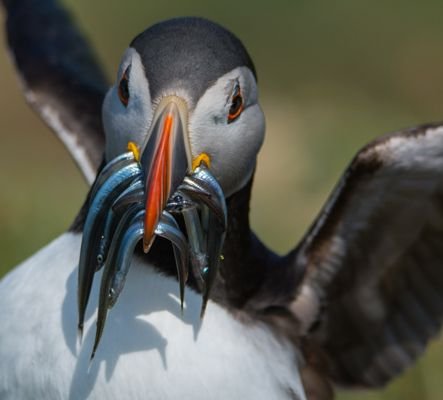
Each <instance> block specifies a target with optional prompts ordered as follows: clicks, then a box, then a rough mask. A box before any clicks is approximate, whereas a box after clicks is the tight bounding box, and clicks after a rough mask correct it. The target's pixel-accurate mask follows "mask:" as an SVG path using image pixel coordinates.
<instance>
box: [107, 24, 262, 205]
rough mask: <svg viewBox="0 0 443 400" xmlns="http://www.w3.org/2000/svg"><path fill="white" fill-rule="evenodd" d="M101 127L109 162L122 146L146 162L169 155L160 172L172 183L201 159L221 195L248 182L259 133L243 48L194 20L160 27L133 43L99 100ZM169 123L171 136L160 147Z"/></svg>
mask: <svg viewBox="0 0 443 400" xmlns="http://www.w3.org/2000/svg"><path fill="white" fill-rule="evenodd" d="M103 123H104V128H105V133H106V160H107V161H110V160H112V159H113V158H115V157H116V156H117V155H119V154H121V153H123V152H125V151H126V148H127V144H128V142H134V143H136V144H137V145H138V146H139V147H140V150H141V151H142V153H143V154H144V157H145V158H148V157H153V155H158V158H157V159H162V157H160V154H159V151H163V150H166V149H167V150H168V151H170V152H171V158H168V160H167V162H166V161H165V162H166V164H164V165H163V166H162V168H163V167H164V168H166V169H167V170H168V172H169V173H170V175H171V176H172V181H174V179H173V178H174V177H175V176H184V174H186V173H187V172H190V171H192V170H193V169H195V166H196V165H197V163H198V161H199V160H201V159H202V157H203V159H205V160H207V162H208V166H209V169H210V171H211V173H212V174H213V175H214V177H215V178H216V179H217V181H218V182H219V183H220V185H221V187H222V189H223V192H224V194H225V196H230V195H232V194H233V193H235V192H237V191H238V190H239V189H240V188H242V187H243V186H244V185H245V184H246V182H247V181H248V180H249V179H250V178H251V175H252V173H253V171H254V167H255V162H256V155H257V152H258V151H259V149H260V146H261V144H262V142H263V137H264V131H265V120H264V115H263V112H262V110H261V107H260V105H259V103H258V91H257V80H256V73H255V69H254V66H253V63H252V61H251V58H250V57H249V55H248V53H247V51H246V49H245V48H244V46H243V44H242V43H241V42H240V40H239V39H237V38H236V37H235V36H234V35H233V34H232V33H231V32H229V31H227V30H226V29H225V28H223V27H221V26H220V25H217V24H215V23H213V22H210V21H207V20H205V19H200V18H177V19H172V20H168V21H165V22H161V23H159V24H156V25H154V26H152V27H150V28H148V29H147V30H145V31H144V32H142V33H141V34H139V35H138V36H137V37H136V38H135V39H134V40H133V41H132V43H131V44H130V47H129V48H128V49H127V50H126V51H125V53H124V55H123V57H122V61H121V63H120V67H119V71H118V74H117V79H116V81H115V83H114V86H112V87H111V89H110V90H109V92H108V94H107V96H106V98H105V101H104V104H103ZM168 124H171V125H172V126H171V132H173V134H171V135H170V136H169V139H168V140H169V142H168V143H167V144H165V146H164V147H163V148H162V149H160V147H159V145H160V143H164V142H163V141H162V139H163V138H164V137H165V136H164V135H167V134H168V129H167V128H168V126H169V125H168ZM164 140H166V139H164ZM154 157H155V156H154ZM182 160H183V161H186V162H183V163H181V164H180V165H177V162H181V161H182ZM148 164H149V163H148V162H146V167H147V168H155V167H156V166H155V165H152V164H149V165H148ZM146 172H147V175H149V171H146ZM178 181H180V178H178Z"/></svg>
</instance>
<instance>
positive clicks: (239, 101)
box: [229, 95, 243, 115]
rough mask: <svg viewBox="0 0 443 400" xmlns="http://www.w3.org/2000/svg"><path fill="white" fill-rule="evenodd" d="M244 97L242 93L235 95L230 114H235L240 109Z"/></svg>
mask: <svg viewBox="0 0 443 400" xmlns="http://www.w3.org/2000/svg"><path fill="white" fill-rule="evenodd" d="M242 102H243V101H242V98H241V96H240V95H237V96H235V97H234V98H233V99H232V104H231V108H230V109H229V114H231V115H234V114H236V113H237V111H238V110H239V108H240V107H241V105H242Z"/></svg>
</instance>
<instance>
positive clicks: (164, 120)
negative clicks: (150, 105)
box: [141, 96, 192, 253]
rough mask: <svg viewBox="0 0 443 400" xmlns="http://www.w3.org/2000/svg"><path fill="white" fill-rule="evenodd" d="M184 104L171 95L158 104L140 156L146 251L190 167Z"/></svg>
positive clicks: (144, 246) (144, 245) (144, 247)
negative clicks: (143, 173) (143, 187)
mask: <svg viewBox="0 0 443 400" xmlns="http://www.w3.org/2000/svg"><path fill="white" fill-rule="evenodd" d="M185 127H186V106H185V105H184V103H183V101H182V100H181V99H178V98H176V97H174V96H171V97H168V98H165V99H164V100H163V101H162V102H161V103H160V104H159V106H158V108H157V112H156V114H155V116H154V120H153V123H152V129H151V132H150V134H149V135H148V140H147V143H146V145H145V148H144V149H143V155H142V159H141V163H142V166H143V168H144V170H145V176H146V190H145V193H146V199H145V221H144V236H143V250H144V252H145V253H147V252H148V251H149V249H150V248H151V246H152V243H153V242H154V239H155V234H154V232H155V229H156V227H157V224H158V222H159V220H160V217H161V214H162V212H163V210H164V209H165V207H166V203H167V201H168V199H169V198H170V196H171V195H173V194H174V192H175V190H176V189H177V187H178V186H179V185H180V183H182V182H183V179H184V178H185V176H186V173H187V172H188V170H191V168H192V161H191V156H190V150H189V142H188V137H187V132H186V129H185Z"/></svg>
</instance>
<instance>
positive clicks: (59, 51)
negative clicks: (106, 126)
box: [3, 0, 107, 183]
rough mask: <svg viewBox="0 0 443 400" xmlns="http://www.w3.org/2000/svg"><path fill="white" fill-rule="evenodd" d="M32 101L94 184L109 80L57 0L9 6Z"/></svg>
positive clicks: (13, 40) (16, 0) (17, 57)
mask: <svg viewBox="0 0 443 400" xmlns="http://www.w3.org/2000/svg"><path fill="white" fill-rule="evenodd" d="M3 7H4V8H5V10H6V14H7V23H6V30H7V36H8V44H9V47H10V50H11V53H12V56H13V59H14V61H15V65H16V67H17V69H18V72H19V75H20V77H21V80H22V83H23V86H24V92H25V96H26V99H27V100H28V102H29V103H30V104H31V106H32V107H33V108H34V109H35V110H36V111H37V113H39V114H40V116H41V117H42V118H43V120H44V121H45V122H46V123H47V124H48V125H49V126H50V127H51V128H52V129H53V130H54V131H55V133H56V134H57V135H58V137H59V138H60V139H61V140H62V142H63V143H64V144H65V146H66V147H67V148H68V150H69V151H70V153H71V155H72V156H73V158H74V159H75V161H76V162H77V164H78V165H79V167H80V169H81V170H82V172H83V174H84V175H85V177H86V179H87V180H88V182H90V183H91V182H92V181H93V179H94V178H95V175H96V170H97V168H98V166H99V164H100V162H101V160H102V157H103V151H104V134H103V128H102V123H101V104H102V101H103V97H104V94H105V92H106V86H107V85H106V80H105V78H104V75H103V73H102V71H101V69H100V67H99V66H98V64H97V62H96V60H95V57H94V56H93V54H92V52H91V50H90V48H89V46H88V44H87V42H86V40H85V39H84V38H83V36H82V35H81V34H80V32H79V31H78V30H77V28H76V26H75V25H74V23H73V22H72V20H71V18H70V16H69V14H68V13H67V12H66V10H64V9H63V8H61V6H59V5H58V4H57V3H56V2H55V1H53V0H3Z"/></svg>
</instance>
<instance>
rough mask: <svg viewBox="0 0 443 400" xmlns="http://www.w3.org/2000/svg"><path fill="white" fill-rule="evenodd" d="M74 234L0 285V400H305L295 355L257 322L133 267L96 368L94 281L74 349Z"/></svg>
mask: <svg viewBox="0 0 443 400" xmlns="http://www.w3.org/2000/svg"><path fill="white" fill-rule="evenodd" d="M80 240H81V236H80V235H74V234H64V235H62V236H61V237H59V238H58V239H56V240H55V241H54V242H52V243H51V244H50V245H48V246H47V247H46V248H44V249H43V250H41V251H40V252H39V253H37V254H36V255H35V256H34V257H32V258H30V259H29V260H27V261H26V262H24V263H23V264H22V265H20V266H19V267H18V268H16V269H15V270H14V271H13V272H12V273H10V274H9V275H8V276H7V277H6V278H4V279H3V280H2V281H1V282H0V315H1V316H2V323H1V324H0V398H1V399H3V400H8V399H22V400H26V399H33V400H36V399H45V400H51V399H71V400H74V399H75V400H77V399H86V398H88V399H109V400H112V399H134V400H136V399H144V400H149V399H153V400H159V399H165V400H167V399H174V400H175V399H180V400H185V399H190V400H191V399H192V400H199V399H201V400H203V399H205V400H207V399H223V400H227V399H254V400H259V399H266V400H268V399H286V398H287V399H293V398H294V397H293V395H291V393H290V392H291V391H292V393H293V394H295V395H297V396H299V398H300V399H304V398H305V396H304V393H303V388H302V385H301V382H300V379H299V375H298V371H297V355H296V353H295V352H294V350H293V348H292V347H291V346H290V345H289V344H287V343H284V342H282V341H281V340H277V339H276V338H275V337H274V336H273V335H272V333H271V332H270V330H269V328H267V327H266V326H265V325H263V324H261V323H256V324H251V323H249V324H245V323H242V322H240V321H238V320H236V319H235V318H234V317H233V316H232V315H231V314H230V313H229V312H227V311H226V310H225V309H223V308H222V307H220V306H218V305H217V304H215V303H213V302H209V304H208V308H207V311H206V316H205V319H204V321H203V323H202V325H201V326H200V321H199V316H198V315H199V309H200V297H199V296H198V295H197V294H195V293H194V292H193V291H191V290H188V292H187V294H186V308H185V310H184V316H183V317H182V316H181V315H180V307H179V302H178V299H177V291H178V284H177V282H176V281H175V279H173V278H170V277H165V276H162V275H160V274H158V273H156V272H155V271H154V270H153V269H152V268H149V267H148V266H147V265H146V264H144V265H143V264H142V263H141V262H140V261H138V260H137V259H135V260H134V262H133V265H132V268H131V271H130V274H129V276H128V280H127V283H126V286H125V289H124V291H123V293H122V295H121V297H120V299H119V302H118V303H117V305H116V306H115V307H114V308H113V309H112V310H111V312H110V314H109V318H108V322H107V325H106V329H105V332H104V335H103V339H102V341H101V343H100V347H99V349H98V351H97V353H96V356H95V359H94V361H93V362H92V364H91V365H90V366H89V356H90V352H91V348H92V342H93V336H94V334H95V313H96V299H97V296H98V283H99V281H100V276H96V278H95V284H94V287H93V292H92V294H91V303H92V305H91V306H90V307H89V309H88V312H87V318H88V321H87V323H86V329H85V335H84V340H83V344H82V345H81V346H79V345H78V343H77V338H76V335H77V329H76V321H77V311H76V288H77V268H76V265H77V260H78V254H79V248H80Z"/></svg>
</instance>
